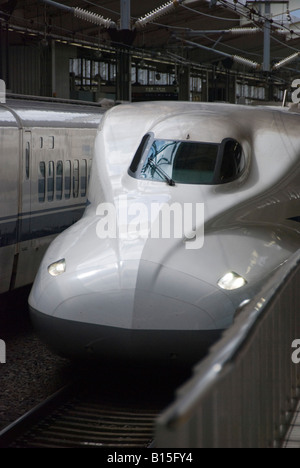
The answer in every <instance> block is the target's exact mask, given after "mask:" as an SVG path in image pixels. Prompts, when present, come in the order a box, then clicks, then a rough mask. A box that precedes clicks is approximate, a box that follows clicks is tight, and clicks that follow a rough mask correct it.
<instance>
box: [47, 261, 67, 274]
mask: <svg viewBox="0 0 300 468" xmlns="http://www.w3.org/2000/svg"><path fill="white" fill-rule="evenodd" d="M65 271H66V260H65V259H64V258H62V259H61V260H58V261H57V262H54V263H51V265H49V266H48V273H50V275H51V276H58V275H61V274H62V273H64V272H65Z"/></svg>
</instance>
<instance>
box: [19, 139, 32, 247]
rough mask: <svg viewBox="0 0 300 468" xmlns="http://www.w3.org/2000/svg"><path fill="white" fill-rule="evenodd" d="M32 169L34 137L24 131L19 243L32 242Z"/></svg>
mask: <svg viewBox="0 0 300 468" xmlns="http://www.w3.org/2000/svg"><path fill="white" fill-rule="evenodd" d="M31 169H32V135H31V132H30V131H27V130H26V131H24V134H23V151H22V179H21V213H20V215H21V219H20V230H19V242H21V243H22V242H26V241H29V240H30V220H31Z"/></svg>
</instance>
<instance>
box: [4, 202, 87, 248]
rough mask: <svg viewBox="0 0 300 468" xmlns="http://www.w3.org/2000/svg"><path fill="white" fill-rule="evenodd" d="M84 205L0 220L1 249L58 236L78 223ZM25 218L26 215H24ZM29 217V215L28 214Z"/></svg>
mask: <svg viewBox="0 0 300 468" xmlns="http://www.w3.org/2000/svg"><path fill="white" fill-rule="evenodd" d="M84 208H85V206H84V205H79V206H77V207H74V208H67V209H65V210H63V211H58V210H57V208H56V209H55V210H45V211H40V212H39V214H38V215H36V214H35V213H34V216H32V217H26V218H20V219H18V220H17V219H16V218H15V217H14V218H13V217H12V218H8V217H6V218H0V248H1V247H6V246H8V245H13V244H16V243H17V242H23V241H28V240H32V239H37V238H39V237H46V236H52V235H57V234H59V233H60V232H62V231H64V230H65V229H67V228H68V227H69V226H71V225H72V224H74V223H75V222H76V221H78V220H79V219H80V218H81V217H82V215H83V212H84ZM23 216H24V215H23ZM27 216H28V214H27Z"/></svg>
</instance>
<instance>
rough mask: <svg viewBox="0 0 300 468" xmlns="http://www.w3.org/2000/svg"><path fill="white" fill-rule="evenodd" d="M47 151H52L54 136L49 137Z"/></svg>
mask: <svg viewBox="0 0 300 468" xmlns="http://www.w3.org/2000/svg"><path fill="white" fill-rule="evenodd" d="M49 149H54V136H50V137H49Z"/></svg>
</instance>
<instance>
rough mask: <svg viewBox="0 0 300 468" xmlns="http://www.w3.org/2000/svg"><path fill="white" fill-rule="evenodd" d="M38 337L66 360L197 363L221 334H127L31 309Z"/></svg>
mask: <svg viewBox="0 0 300 468" xmlns="http://www.w3.org/2000/svg"><path fill="white" fill-rule="evenodd" d="M30 315H31V320H32V322H33V325H34V327H35V329H36V330H37V332H38V334H39V336H40V337H41V339H42V340H43V341H45V342H46V343H47V344H48V345H49V346H50V348H51V349H53V350H54V351H55V352H56V353H58V354H60V355H62V356H65V357H69V358H78V359H82V358H94V359H101V360H103V359H112V360H124V359H125V360H130V361H136V362H140V361H143V362H144V361H145V360H146V361H147V360H148V361H154V360H159V361H160V362H163V361H169V360H177V361H179V362H185V361H194V362H197V361H198V360H199V359H201V358H202V357H203V355H205V354H206V353H207V351H208V349H209V347H210V346H211V345H212V344H213V343H215V342H216V341H217V340H218V339H219V337H220V336H221V333H222V330H202V331H194V330H183V331H181V330H174V331H173V330H129V329H123V328H114V327H106V326H101V325H94V324H88V323H81V322H75V321H71V320H64V319H60V318H56V317H52V316H48V315H46V314H43V313H41V312H38V311H36V310H34V309H33V308H31V307H30Z"/></svg>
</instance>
